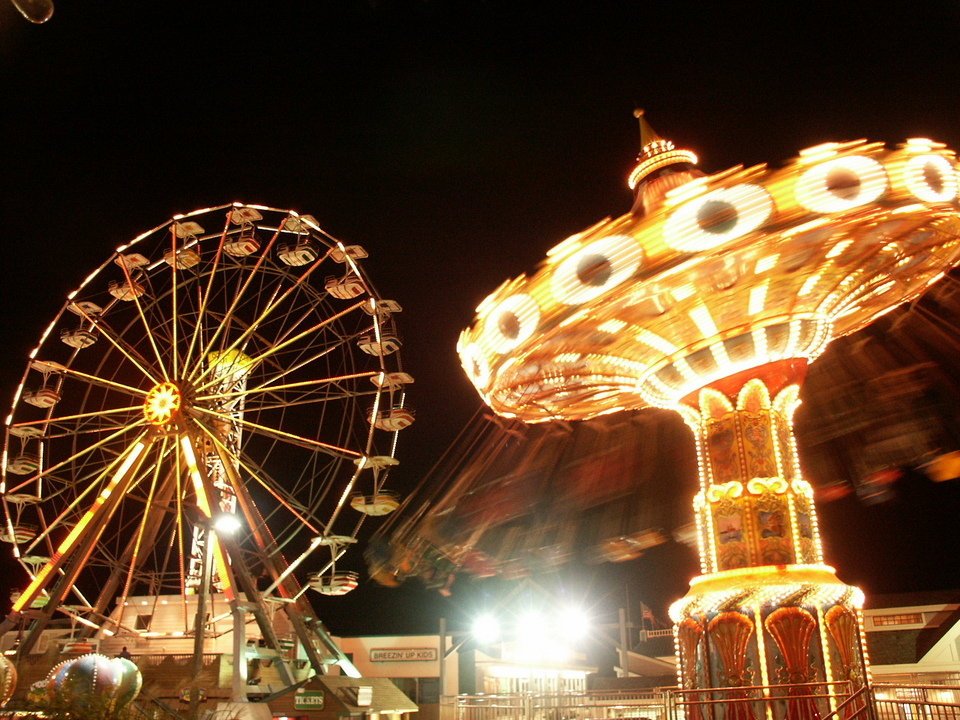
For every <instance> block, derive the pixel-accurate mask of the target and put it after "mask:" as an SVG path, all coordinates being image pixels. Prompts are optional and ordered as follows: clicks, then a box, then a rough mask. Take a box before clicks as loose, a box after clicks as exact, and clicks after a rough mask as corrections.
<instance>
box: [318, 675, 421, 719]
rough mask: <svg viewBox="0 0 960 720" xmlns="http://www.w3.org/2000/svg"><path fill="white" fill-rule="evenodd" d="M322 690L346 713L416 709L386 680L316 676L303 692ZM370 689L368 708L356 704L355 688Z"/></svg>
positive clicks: (411, 710)
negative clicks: (319, 687)
mask: <svg viewBox="0 0 960 720" xmlns="http://www.w3.org/2000/svg"><path fill="white" fill-rule="evenodd" d="M318 685H322V686H323V688H324V689H325V690H326V691H327V692H328V693H329V694H330V695H331V696H332V697H333V698H336V700H337V701H338V702H339V703H340V704H341V705H343V706H344V708H345V709H346V711H347V712H349V713H351V714H354V713H357V714H359V713H407V712H416V711H417V710H418V708H417V705H416V703H414V702H413V701H412V700H411V699H410V698H408V697H407V696H406V695H404V694H403V693H402V692H401V691H400V690H399V689H398V688H397V686H396V685H394V684H393V683H392V682H391V681H390V680H388V679H387V678H370V677H365V678H352V677H347V676H346V675H317V676H315V677H313V678H312V679H311V680H310V682H309V683H307V685H306V687H305V688H304V689H306V690H310V689H318V688H317V686H318ZM359 687H370V688H373V694H372V697H371V699H370V704H369V705H357V704H356V699H357V690H356V689H357V688H359Z"/></svg>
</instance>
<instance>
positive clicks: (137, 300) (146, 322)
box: [119, 262, 169, 382]
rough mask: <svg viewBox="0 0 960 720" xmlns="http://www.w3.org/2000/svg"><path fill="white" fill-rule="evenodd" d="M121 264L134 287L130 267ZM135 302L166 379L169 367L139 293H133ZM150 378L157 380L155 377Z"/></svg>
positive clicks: (129, 283) (128, 283) (127, 279)
mask: <svg viewBox="0 0 960 720" xmlns="http://www.w3.org/2000/svg"><path fill="white" fill-rule="evenodd" d="M119 265H120V267H121V269H122V270H123V276H124V278H125V279H126V281H127V286H128V287H133V283H134V280H133V276H132V275H131V274H130V268H129V267H127V264H126V263H125V262H121V263H119ZM133 303H134V305H135V306H136V308H137V315H139V316H140V321H141V322H142V323H143V329H144V331H145V332H146V335H147V341H148V342H149V343H150V347H151V348H152V349H153V355H154V357H156V358H157V364H158V366H159V367H160V374H161V375H162V376H163V377H164V379H166V378H168V377H169V375H168V374H167V369H166V367H165V365H164V362H163V354H162V353H161V352H160V348H159V347H158V346H157V341H156V338H155V337H154V334H153V325H152V324H151V323H150V321H149V320H147V316H146V314H145V313H144V311H143V303H141V302H140V297H139V295H138V294H137V293H133ZM150 379H151V380H153V381H154V382H156V379H155V378H150Z"/></svg>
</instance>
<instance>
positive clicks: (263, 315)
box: [194, 252, 362, 389]
mask: <svg viewBox="0 0 960 720" xmlns="http://www.w3.org/2000/svg"><path fill="white" fill-rule="evenodd" d="M327 255H329V252H328V253H327V254H326V255H322V256H319V257H318V258H317V259H316V260H314V261H313V262H312V263H311V265H310V266H309V267H308V268H307V269H306V270H305V271H304V272H303V273H302V274H301V275H298V276H297V279H296V280H295V281H294V282H293V284H292V285H291V286H290V287H289V288H287V289H286V290H284V291H283V292H282V293H281V294H280V296H279V297H277V298H276V299H274V300H273V301H272V302H270V303H268V304H267V306H266V307H265V308H264V309H263V310H262V311H261V312H260V314H259V315H258V316H257V317H256V318H254V319H253V320H251V321H250V323H249V324H248V327H247V329H246V330H245V331H244V332H243V333H241V334H240V336H239V337H237V338H236V339H235V340H234V341H233V342H232V343H231V344H230V345H229V346H228V347H227V348H226V349H225V350H224V352H227V353H229V352H232V351H234V350H236V349H237V348H238V347H239V346H240V345H241V344H243V343H244V342H246V340H247V339H248V338H249V337H250V335H252V334H253V333H254V332H256V330H257V328H258V327H260V326H261V325H262V324H263V323H264V322H266V320H267V318H268V317H270V315H272V314H273V312H274V311H276V309H277V308H278V307H280V305H281V304H283V302H284V301H285V300H286V299H287V298H288V297H290V296H291V295H292V294H293V293H294V292H297V291H299V290H300V289H301V288H302V287H303V285H304V284H305V283H306V280H307V279H308V278H309V277H310V275H312V274H313V271H314V270H316V269H317V268H318V267H320V264H321V263H322V262H323V261H324V260H325V259H326V258H327ZM359 304H362V303H359ZM343 314H345V313H340V314H339V315H343ZM210 347H212V344H211V345H210ZM210 372H211V368H210V367H208V368H207V369H206V370H204V371H203V372H201V373H200V375H199V376H197V377H196V378H194V382H196V383H199V382H200V381H201V380H203V378H204V377H206V375H207V374H208V373H210ZM209 384H210V383H207V384H205V385H200V389H203V388H205V387H207V386H209Z"/></svg>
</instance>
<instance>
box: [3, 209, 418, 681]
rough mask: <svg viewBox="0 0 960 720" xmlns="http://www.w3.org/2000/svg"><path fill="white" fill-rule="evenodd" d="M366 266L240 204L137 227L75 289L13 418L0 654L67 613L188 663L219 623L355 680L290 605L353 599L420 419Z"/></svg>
mask: <svg viewBox="0 0 960 720" xmlns="http://www.w3.org/2000/svg"><path fill="white" fill-rule="evenodd" d="M364 257H366V251H365V250H364V249H363V248H362V247H361V246H359V245H344V244H343V243H342V242H340V241H339V240H336V239H335V238H333V237H331V236H330V235H328V234H327V233H325V232H324V231H323V230H322V229H321V228H320V227H319V226H318V225H317V223H316V221H315V220H314V219H313V218H312V217H311V216H309V215H299V214H297V213H295V212H293V211H286V210H278V209H274V208H268V207H262V206H253V205H242V204H233V205H227V206H223V207H217V208H209V209H204V210H198V211H196V212H193V213H190V214H188V215H178V216H175V217H174V218H173V219H172V220H170V221H168V222H166V223H164V224H162V225H160V226H158V227H156V228H154V229H152V230H150V231H147V232H145V233H143V234H142V235H140V236H138V237H137V238H135V239H134V240H132V241H131V242H130V243H128V244H125V245H122V246H121V247H119V248H117V250H116V251H115V252H114V253H112V254H111V255H110V256H109V257H108V258H107V259H106V260H105V261H104V262H103V263H102V264H101V265H100V266H99V267H97V268H96V269H94V270H93V272H91V273H90V274H89V275H88V276H87V278H86V279H85V280H84V281H83V282H82V284H81V285H80V286H79V287H78V288H77V289H76V290H75V291H73V292H71V293H70V294H69V296H68V297H67V301H66V303H65V304H64V306H63V307H62V309H61V310H60V312H58V313H57V315H56V316H55V317H54V318H53V320H52V322H51V323H50V324H49V325H48V326H47V328H46V329H45V330H44V331H43V333H42V335H41V337H40V341H39V343H38V344H37V346H36V348H35V349H34V350H33V351H31V353H30V356H29V361H28V363H27V367H26V369H25V371H24V373H23V378H22V381H21V383H20V385H19V387H18V388H17V390H16V393H15V396H14V401H13V408H12V410H11V412H10V414H9V415H8V416H7V419H6V428H5V429H6V441H5V446H4V453H3V463H2V465H3V467H2V473H3V488H2V490H3V494H2V502H3V507H4V511H5V519H4V527H3V532H2V536H0V538H2V540H3V541H5V542H6V543H9V544H10V545H11V546H12V551H13V555H14V557H15V558H16V560H17V562H18V563H19V565H20V566H21V567H22V569H23V571H24V577H25V578H26V587H25V588H24V589H23V590H22V592H21V593H20V594H19V596H18V597H16V599H15V601H14V603H13V608H12V611H11V612H10V613H9V615H8V616H7V617H6V619H5V620H4V621H3V622H2V624H0V632H2V633H5V635H4V638H3V642H4V648H5V650H6V651H7V654H8V655H11V654H14V655H16V658H17V659H18V660H19V659H21V658H24V657H25V656H27V655H28V654H30V653H36V652H38V651H40V650H42V648H41V647H39V645H40V644H42V643H40V640H41V637H42V635H43V633H44V630H45V629H47V628H52V627H54V626H55V625H58V624H59V626H62V625H63V623H64V621H65V620H66V619H68V620H69V624H70V625H71V627H73V628H74V630H73V631H72V632H71V634H70V636H69V640H70V641H71V642H73V643H77V642H87V643H89V645H90V646H91V647H92V646H94V645H96V646H97V647H101V646H102V645H103V644H104V643H106V644H109V643H110V642H113V644H115V645H117V646H118V647H117V648H116V649H115V651H116V650H119V646H120V645H121V644H122V645H123V646H124V648H126V646H130V648H132V649H134V652H137V651H138V649H142V648H145V647H146V646H147V645H149V642H150V641H154V642H161V643H162V644H163V645H164V646H165V647H166V649H167V650H166V651H167V652H189V649H190V648H191V647H193V648H194V649H195V651H196V652H198V653H202V652H203V651H204V644H203V643H204V639H205V638H213V637H218V636H221V635H224V634H225V633H224V632H223V625H222V622H223V618H224V617H227V618H232V625H230V622H229V621H228V628H229V627H232V629H233V632H234V635H236V636H238V637H239V638H240V640H239V642H240V644H241V646H242V644H243V640H242V636H243V632H244V627H245V625H246V624H247V622H248V621H252V622H253V624H254V627H256V631H255V632H256V633H258V634H259V638H257V641H258V643H259V645H260V646H261V647H265V648H266V650H265V651H264V652H268V653H269V654H270V656H271V657H272V658H273V659H279V662H277V663H276V666H277V670H278V672H279V675H280V676H281V679H282V681H283V682H285V683H286V684H288V685H289V684H291V683H292V682H293V679H294V674H295V673H294V666H295V662H294V661H295V660H298V659H299V660H298V662H300V663H301V664H300V665H298V666H297V667H299V668H301V669H302V667H303V666H304V664H305V665H306V666H307V667H308V668H310V669H312V672H317V673H321V672H325V669H326V668H327V666H328V665H331V664H340V665H341V666H342V667H344V668H345V669H346V670H347V671H348V672H349V671H352V669H351V666H350V663H349V661H348V660H347V658H346V657H345V656H343V654H342V653H341V652H340V651H339V650H338V649H337V647H336V645H335V644H334V643H333V642H332V640H330V638H329V637H328V636H327V634H326V631H325V629H324V627H323V625H322V623H321V622H320V621H319V620H318V619H317V614H316V612H315V611H314V610H313V608H312V607H311V603H310V601H309V599H308V598H307V597H305V591H306V590H307V589H308V588H313V589H315V590H318V591H320V592H321V593H325V594H328V595H335V594H342V593H345V592H347V591H349V590H350V589H352V588H353V587H354V586H355V585H356V574H355V573H347V572H338V571H337V569H336V563H337V560H338V559H339V558H340V557H341V556H342V555H343V554H344V553H345V552H346V551H347V550H348V549H349V548H350V547H351V546H352V545H353V544H354V542H355V540H356V537H357V533H358V531H359V530H360V527H361V525H362V524H363V522H364V520H365V519H366V518H367V517H368V516H375V515H383V514H386V513H388V512H390V511H391V510H392V509H394V508H395V507H396V505H397V501H396V496H394V495H393V494H391V493H390V491H388V490H387V489H386V488H385V483H386V481H387V477H388V475H389V471H390V468H391V467H392V466H394V465H396V464H397V460H396V459H395V449H396V442H397V434H398V432H399V431H400V430H402V429H403V428H405V427H407V426H408V425H409V424H410V423H411V422H413V419H414V418H413V413H412V411H411V410H410V409H409V408H407V407H406V402H405V391H406V386H407V385H408V384H409V383H410V382H412V380H413V379H412V378H411V377H410V376H409V375H408V374H406V373H404V372H403V369H402V366H401V364H400V353H399V349H400V344H401V343H400V340H399V338H398V336H397V333H396V329H395V315H396V314H397V313H398V312H399V311H400V310H401V308H400V306H399V305H398V303H397V302H396V301H393V300H389V299H383V298H381V297H379V295H378V294H377V293H376V290H375V288H374V287H373V285H372V284H371V283H370V280H369V279H368V277H367V275H366V273H365V272H364V270H363V269H362V267H361V260H362V259H363V258H364ZM357 511H359V512H357ZM225 520H226V521H231V522H228V523H226V522H224V521H225ZM228 525H232V526H234V528H235V530H233V531H230V530H228V529H227V526H228ZM288 559H289V562H288ZM307 568H311V569H312V570H313V572H311V573H310V574H309V575H306V576H305V577H304V576H303V572H304V571H305V570H306V569H307ZM298 573H300V574H301V579H298V577H297V575H298ZM301 580H303V581H304V583H305V584H301ZM214 590H215V591H216V592H215V597H216V598H217V599H218V601H219V602H220V607H219V609H220V611H222V615H221V616H220V617H219V618H217V617H214V618H211V617H210V614H211V613H210V612H209V610H210V607H209V606H205V601H206V597H207V595H208V594H209V593H211V592H213V591H214ZM210 597H214V596H213V595H211V596H210ZM161 603H162V605H163V606H169V607H165V608H164V612H165V613H166V615H165V616H164V617H166V620H165V621H164V622H160V619H161V611H160V608H159V605H160V604H161ZM141 605H142V606H144V607H142V608H141V607H140V606H141ZM205 610H206V611H208V612H206V614H204V611H205ZM131 613H132V614H131ZM194 615H196V621H194ZM281 619H282V620H281ZM218 621H219V623H220V625H219V626H218ZM218 627H219V630H217V628H218ZM181 646H182V647H181ZM172 648H180V649H179V650H177V649H172ZM88 649H89V648H88ZM143 651H144V652H146V650H143ZM240 664H241V663H237V665H238V666H239V665H240Z"/></svg>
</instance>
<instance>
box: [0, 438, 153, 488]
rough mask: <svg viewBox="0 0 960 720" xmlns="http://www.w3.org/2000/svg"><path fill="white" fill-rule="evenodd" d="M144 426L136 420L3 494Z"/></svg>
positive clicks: (33, 482)
mask: <svg viewBox="0 0 960 720" xmlns="http://www.w3.org/2000/svg"><path fill="white" fill-rule="evenodd" d="M144 424H146V421H145V420H138V421H137V422H134V423H132V424H130V425H126V426H124V427H122V428H120V429H119V430H117V431H116V432H114V433H112V434H111V435H108V436H107V437H105V438H101V439H100V440H98V441H97V442H95V443H93V444H92V445H88V446H87V447H85V448H83V449H82V450H78V451H77V452H75V453H74V454H73V455H71V456H69V457H68V458H66V459H65V460H61V461H60V462H58V463H56V464H54V465H52V466H51V467H48V468H47V469H46V470H42V471H41V472H39V473H37V474H36V475H32V476H31V477H29V478H28V479H26V480H24V481H23V482H22V483H20V484H18V485H16V486H15V487H13V488H9V489H7V490H6V491H5V492H6V493H7V494H11V493H15V492H17V491H19V490H22V489H24V488H27V487H29V486H30V485H31V484H36V483H37V481H38V480H42V479H43V478H45V477H47V476H48V475H50V473H52V472H55V471H56V470H59V469H60V468H62V467H65V466H67V465H69V464H71V463H73V462H76V461H77V460H79V459H80V458H82V457H85V456H87V455H89V454H90V453H92V452H94V451H95V450H98V449H100V448H103V447H105V446H107V445H108V444H109V443H111V442H113V441H114V440H116V439H117V438H119V437H120V436H121V435H123V434H124V433H127V432H129V431H130V430H134V429H136V428H138V427H142V426H143V425H144Z"/></svg>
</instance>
